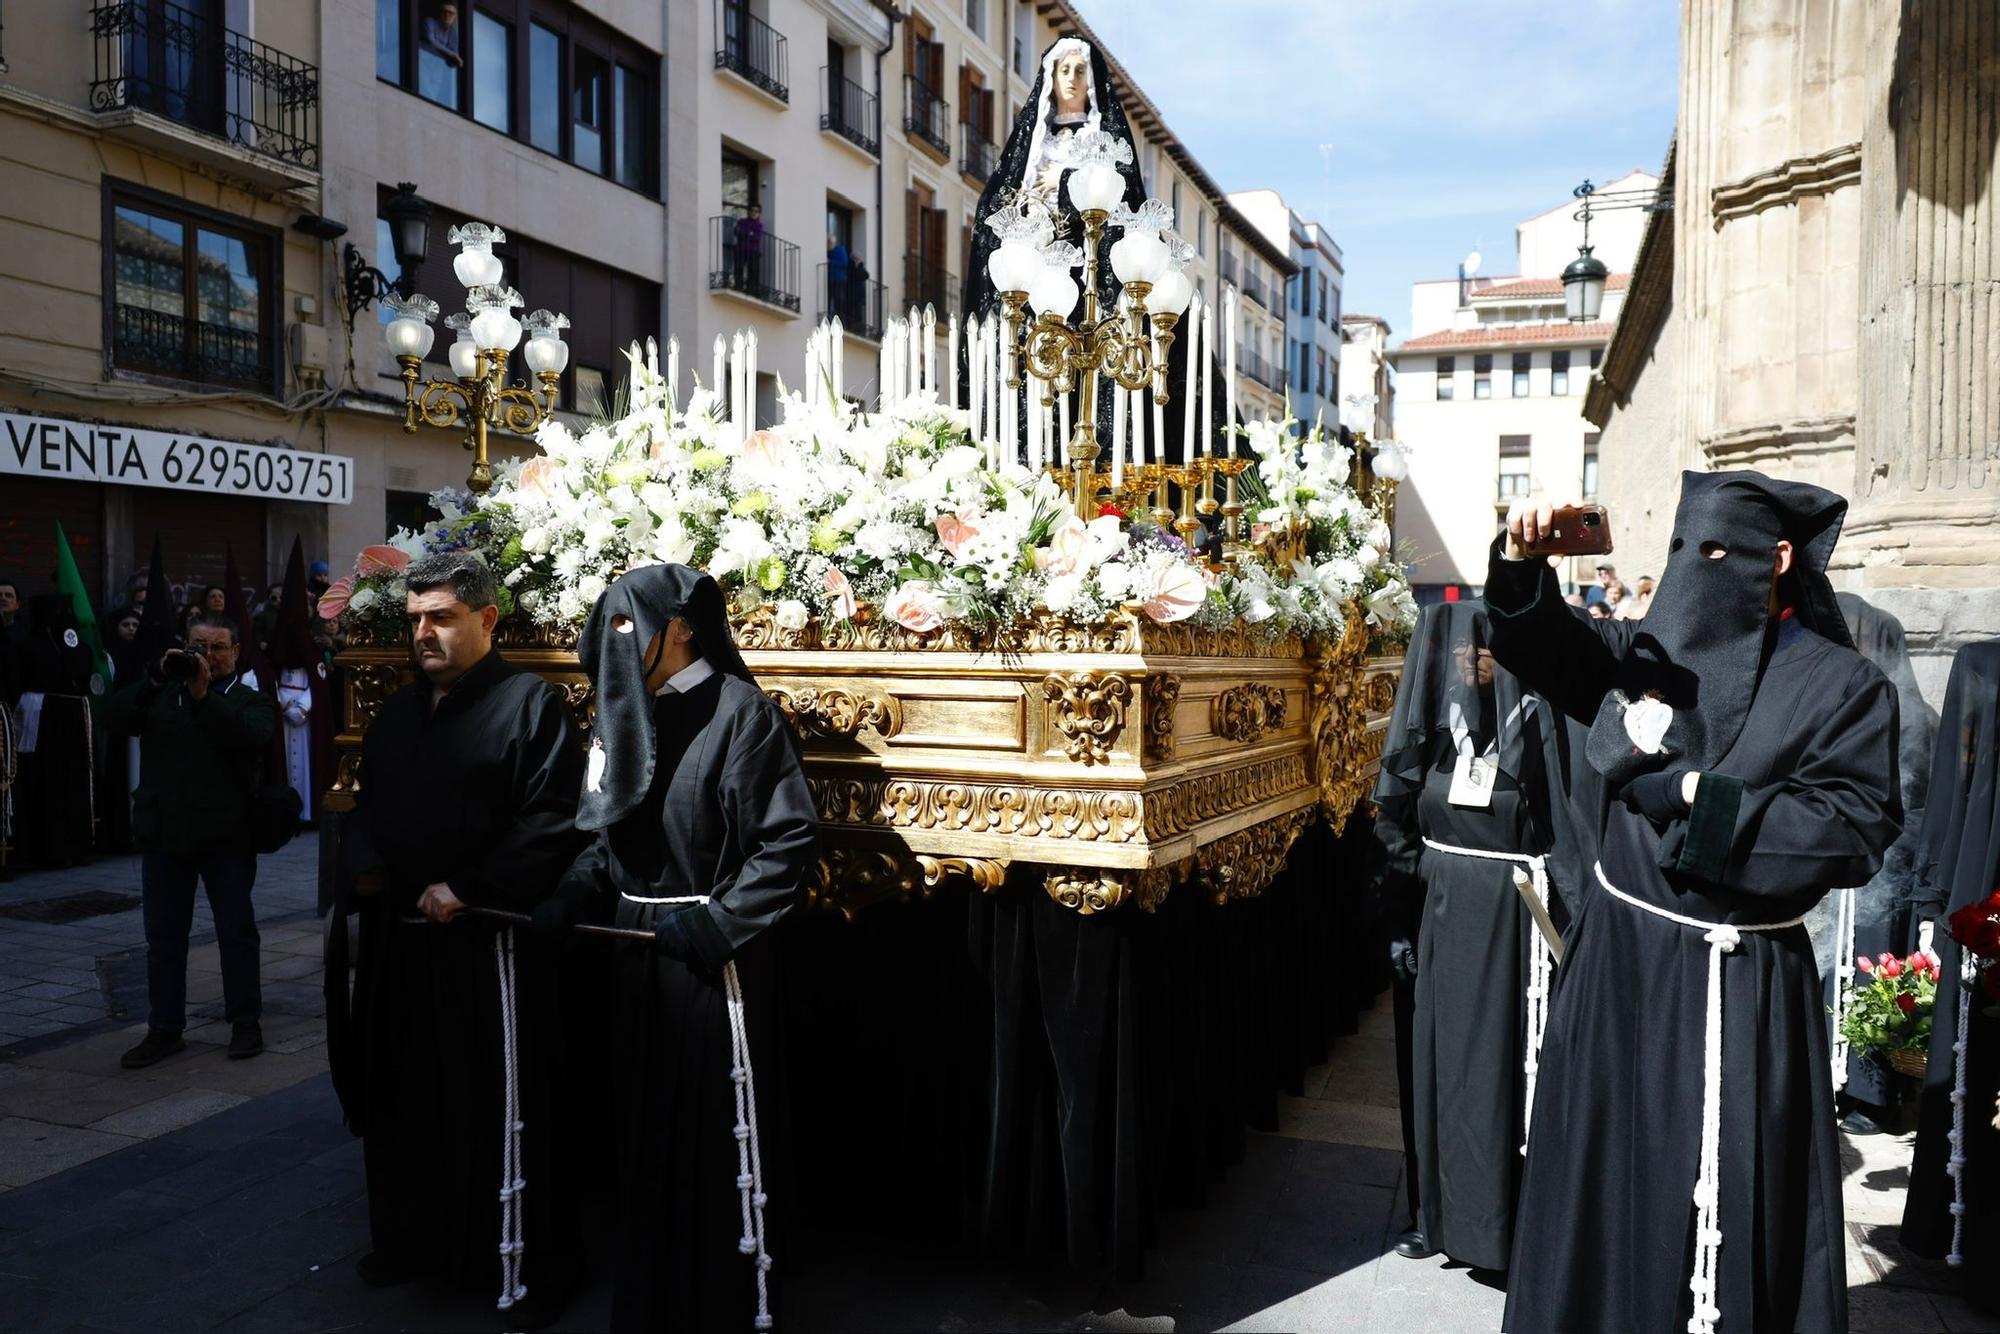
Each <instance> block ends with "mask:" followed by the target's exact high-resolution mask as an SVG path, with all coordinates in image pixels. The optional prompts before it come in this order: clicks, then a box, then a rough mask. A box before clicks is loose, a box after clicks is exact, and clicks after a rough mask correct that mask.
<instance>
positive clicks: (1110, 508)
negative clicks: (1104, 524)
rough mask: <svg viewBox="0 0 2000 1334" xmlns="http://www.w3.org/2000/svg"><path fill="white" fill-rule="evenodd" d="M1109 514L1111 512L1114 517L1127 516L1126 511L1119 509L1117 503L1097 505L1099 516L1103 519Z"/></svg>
mask: <svg viewBox="0 0 2000 1334" xmlns="http://www.w3.org/2000/svg"><path fill="white" fill-rule="evenodd" d="M1107 514H1109V515H1110V516H1111V517H1112V518H1114V519H1122V518H1124V517H1125V511H1124V510H1122V509H1119V508H1118V507H1117V506H1116V505H1099V506H1098V507H1097V517H1098V518H1100V519H1101V518H1103V517H1104V516H1105V515H1107Z"/></svg>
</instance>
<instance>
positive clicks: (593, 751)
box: [583, 737, 605, 792]
mask: <svg viewBox="0 0 2000 1334" xmlns="http://www.w3.org/2000/svg"><path fill="white" fill-rule="evenodd" d="M604 764H605V760H604V742H603V741H602V740H601V739H599V738H596V737H593V738H591V742H590V756H589V758H588V759H587V760H586V761H585V764H584V775H583V786H584V788H585V790H586V791H590V792H602V791H603V790H604Z"/></svg>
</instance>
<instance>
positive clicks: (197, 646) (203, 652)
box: [160, 639, 208, 681]
mask: <svg viewBox="0 0 2000 1334" xmlns="http://www.w3.org/2000/svg"><path fill="white" fill-rule="evenodd" d="M207 656H208V645H206V644H204V643H202V642H201V641H200V640H198V639H197V640H194V641H192V642H190V643H189V644H188V645H187V646H186V647H185V648H177V649H172V650H169V651H168V653H167V655H166V656H165V657H163V658H161V659H160V675H162V676H164V677H165V678H166V679H167V680H169V681H192V680H193V679H194V660H195V659H196V658H206V657H207Z"/></svg>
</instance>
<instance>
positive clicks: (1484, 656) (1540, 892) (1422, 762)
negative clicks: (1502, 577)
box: [1375, 602, 1575, 1269]
mask: <svg viewBox="0 0 2000 1334" xmlns="http://www.w3.org/2000/svg"><path fill="white" fill-rule="evenodd" d="M1490 639H1491V632H1490V630H1489V628H1488V617H1487V614H1486V608H1485V606H1484V605H1483V604H1482V603H1479V602H1446V603H1440V604H1438V605H1436V606H1434V607H1429V608H1427V609H1426V610H1425V612H1424V618H1423V622H1422V624H1421V625H1420V626H1419V627H1418V629H1417V633H1416V634H1415V636H1413V637H1412V639H1411V641H1410V650H1409V653H1408V654H1407V655H1406V657H1405V659H1404V663H1403V676H1402V681H1401V684H1400V685H1399V686H1398V688H1397V691H1396V707H1395V712H1394V713H1393V715H1392V716H1391V718H1390V721H1389V731H1388V734H1387V736H1386V738H1385V744H1384V746H1383V751H1382V776H1381V779H1380V780H1379V782H1378V783H1377V784H1376V788H1375V799H1376V801H1377V802H1378V803H1379V804H1380V815H1379V816H1378V817H1377V819H1376V823H1375V831H1376V837H1377V838H1378V839H1379V840H1380V842H1381V844H1382V847H1383V850H1384V852H1385V854H1386V857H1385V863H1386V864H1385V868H1384V876H1383V879H1384V885H1383V894H1384V897H1385V899H1386V900H1387V902H1386V903H1385V905H1384V906H1385V907H1386V908H1387V909H1388V915H1389V916H1390V918H1391V919H1392V920H1393V922H1394V923H1395V924H1396V926H1397V927H1398V928H1400V932H1401V934H1400V935H1392V939H1399V940H1403V941H1410V940H1414V947H1413V948H1414V950H1415V957H1414V959H1412V958H1410V957H1409V956H1408V955H1407V954H1403V955H1401V956H1400V957H1396V962H1397V965H1398V968H1397V972H1398V985H1397V993H1396V1002H1397V1015H1396V1019H1397V1025H1396V1035H1397V1045H1398V1052H1397V1057H1398V1061H1397V1067H1398V1068H1397V1073H1398V1076H1399V1080H1402V1079H1405V1078H1406V1079H1407V1083H1406V1085H1405V1087H1404V1088H1403V1090H1402V1093H1403V1096H1402V1099H1401V1102H1402V1106H1403V1120H1404V1136H1405V1153H1406V1164H1405V1169H1406V1172H1407V1174H1408V1177H1407V1180H1408V1191H1409V1196H1410V1207H1411V1215H1412V1224H1411V1227H1410V1229H1409V1230H1408V1231H1407V1232H1405V1233H1404V1234H1403V1235H1402V1236H1401V1237H1400V1238H1398V1239H1397V1243H1396V1251H1397V1253H1398V1254H1399V1255H1403V1256H1406V1257H1408V1258H1410V1259H1421V1258H1423V1257H1425V1256H1428V1255H1432V1254H1435V1253H1436V1252H1438V1251H1443V1252H1444V1253H1445V1254H1446V1255H1448V1256H1450V1257H1451V1258H1452V1259H1454V1260H1457V1261H1459V1262H1461V1263H1463V1264H1468V1265H1471V1266H1473V1267H1474V1268H1478V1269H1505V1268H1506V1267H1507V1263H1508V1256H1509V1254H1510V1252H1511V1250H1512V1245H1513V1237H1514V1199H1515V1194H1516V1191H1517V1190H1518V1188H1519V1182H1520V1174H1521V1148H1522V1145H1523V1144H1524V1143H1526V1141H1527V1136H1528V1107H1529V1104H1530V1102H1531V1100H1532V1096H1533V1090H1534V1087H1535V1076H1536V1071H1537V1062H1538V1059H1539V1050H1540V1045H1541V1033H1542V1026H1543V1023H1544V1021H1545V1019H1546V1016H1547V1013H1548V1008H1547V997H1548V994H1549V983H1550V978H1551V975H1552V974H1553V972H1554V969H1555V955H1554V950H1553V948H1552V945H1551V942H1550V941H1549V940H1548V939H1547V938H1546V937H1545V936H1544V934H1543V932H1542V929H1541V928H1540V926H1538V924H1537V920H1536V918H1535V916H1534V913H1533V910H1532V909H1531V908H1530V906H1529V904H1528V902H1527V900H1526V899H1525V898H1524V897H1523V896H1522V895H1521V894H1520V893H1517V892H1516V886H1515V880H1514V876H1515V873H1516V872H1517V871H1518V872H1520V873H1522V874H1524V875H1527V876H1528V877H1529V881H1528V887H1529V889H1530V891H1531V892H1533V893H1534V895H1535V897H1536V899H1537V901H1539V902H1540V903H1541V904H1542V907H1543V910H1544V912H1546V913H1550V914H1553V916H1552V917H1551V918H1550V922H1551V925H1553V924H1554V923H1555V922H1556V921H1559V920H1565V919H1566V916H1565V914H1564V913H1563V911H1562V909H1561V908H1560V907H1559V906H1558V905H1557V904H1556V902H1555V901H1554V895H1553V893H1552V889H1553V887H1554V885H1555V884H1556V878H1555V876H1553V875H1552V874H1551V871H1552V867H1551V863H1554V865H1555V866H1557V867H1561V868H1563V870H1564V871H1565V872H1567V873H1569V874H1573V871H1571V870H1570V868H1571V867H1572V866H1573V862H1574V859H1573V857H1571V856H1569V855H1568V843H1569V839H1568V830H1569V822H1568V820H1567V818H1566V816H1567V807H1568V800H1569V798H1568V791H1567V788H1568V779H1567V774H1568V767H1569V750H1568V745H1567V742H1568V739H1569V736H1568V728H1567V727H1566V725H1565V723H1564V721H1563V719H1562V718H1560V717H1559V716H1557V715H1556V714H1555V712H1554V711H1553V710H1552V709H1550V708H1549V707H1548V705H1546V704H1545V703H1543V702H1542V700H1541V699H1539V698H1538V697H1536V696H1535V695H1534V694H1532V693H1530V692H1528V691H1526V690H1524V689H1523V688H1522V686H1521V683H1520V682H1519V681H1518V680H1517V679H1515V677H1514V676H1513V675H1512V674H1511V673H1509V672H1506V671H1504V670H1501V669H1500V668H1499V667H1498V666H1497V665H1496V664H1495V662H1494V660H1493V654H1492V650H1491V648H1490V647H1489V643H1490ZM1559 843H1560V844H1562V845H1563V847H1562V849H1561V850H1560V851H1559V849H1558V844H1559ZM1574 884H1575V882H1574V880H1573V879H1571V880H1569V881H1567V883H1565V885H1564V889H1565V891H1566V892H1568V893H1571V894H1573V893H1574V892H1575V888H1574ZM1403 948H1404V950H1409V949H1411V948H1412V946H1410V945H1408V944H1405V945H1404V946H1403ZM1392 957H1395V956H1392ZM1406 1071H1407V1075H1406V1074H1405V1072H1406Z"/></svg>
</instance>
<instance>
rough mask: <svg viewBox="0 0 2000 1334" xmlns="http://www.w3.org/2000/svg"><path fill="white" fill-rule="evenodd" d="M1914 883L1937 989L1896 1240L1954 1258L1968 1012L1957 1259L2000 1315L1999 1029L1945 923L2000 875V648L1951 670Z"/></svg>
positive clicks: (1973, 651)
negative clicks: (1955, 1102)
mask: <svg viewBox="0 0 2000 1334" xmlns="http://www.w3.org/2000/svg"><path fill="white" fill-rule="evenodd" d="M1917 875H1918V898H1917V902H1916V905H1915V906H1916V912H1917V916H1918V917H1919V918H1923V919H1936V920H1937V928H1936V932H1935V934H1934V935H1933V936H1932V939H1931V948H1932V949H1933V950H1935V951H1936V952H1937V956H1938V974H1939V977H1940V979H1941V980H1940V982H1939V983H1938V989H1937V1008H1936V1009H1935V1010H1934V1011H1933V1012H1932V1013H1933V1016H1934V1018H1933V1025H1934V1026H1933V1027H1932V1029H1931V1045H1930V1061H1929V1064H1928V1066H1927V1067H1926V1069H1925V1071H1924V1093H1923V1109H1922V1112H1921V1113H1920V1119H1919V1121H1918V1123H1917V1150H1916V1155H1915V1157H1914V1159H1913V1161H1912V1162H1911V1164H1910V1192H1909V1197H1908V1199H1907V1200H1906V1201H1905V1203H1904V1207H1903V1232H1902V1240H1903V1244H1904V1245H1905V1246H1908V1247H1909V1248H1910V1249H1911V1250H1912V1251H1915V1252H1916V1253H1917V1254H1919V1255H1928V1256H1933V1257H1937V1256H1945V1255H1949V1254H1950V1253H1951V1250H1952V1242H1953V1219H1952V1213H1951V1206H1952V1203H1953V1200H1954V1198H1955V1195H1956V1192H1955V1191H1954V1188H1953V1187H1954V1183H1953V1181H1952V1178H1951V1176H1950V1174H1949V1172H1948V1170H1947V1168H1948V1164H1949V1162H1950V1158H1951V1151H1952V1150H1951V1127H1952V1105H1951V1094H1952V1089H1953V1086H1954V1084H1955V1082H1956V1079H1957V1076H1958V1059H1957V1058H1956V1057H1955V1056H1954V1054H1953V1052H1952V1046H1953V1044H1954V1043H1955V1042H1956V1041H1957V1040H1958V1024H1959V1019H1960V1012H1961V1010H1963V1011H1964V1019H1965V1021H1966V1033H1965V1046H1966V1054H1965V1058H1964V1059H1965V1090H1966V1093H1965V1112H1964V1127H1963V1131H1962V1135H1963V1142H1964V1157H1965V1175H1964V1180H1963V1183H1962V1184H1963V1193H1964V1202H1965V1206H1966V1207H1965V1215H1964V1231H1963V1234H1962V1235H1961V1236H1959V1237H1958V1238H1957V1240H1958V1252H1959V1254H1960V1255H1961V1256H1963V1258H1964V1262H1965V1268H1964V1270H1963V1272H1964V1273H1965V1274H1966V1275H1967V1276H1968V1277H1969V1278H1970V1279H1971V1281H1970V1282H1968V1283H1967V1284H1966V1289H1965V1290H1966V1296H1967V1297H1968V1298H1969V1299H1971V1300H1972V1301H1973V1302H1975V1303H1976V1304H1978V1305H1979V1306H1980V1307H1981V1308H1982V1309H1984V1310H1987V1311H1992V1310H1994V1309H1995V1308H1996V1307H2000V1296H1996V1295H1995V1293H1994V1291H1993V1273H1994V1266H1995V1264H1996V1263H2000V1132H1996V1131H1995V1130H1994V1128H1993V1111H1994V1108H1993V1098H1994V1093H1995V1091H1996V1090H2000V1019H1995V1018H1994V1017H1993V1015H1991V1014H1989V1013H1988V1012H1987V1011H1988V1010H1989V1009H1990V1008H1991V1003H1990V1002H1989V1001H1987V1000H1986V998H1985V997H1984V996H1983V995H1982V994H1980V993H1979V992H1976V991H1975V992H1972V993H1970V994H1968V993H1967V992H1966V991H1965V990H1964V989H1963V987H1962V984H1961V983H1960V981H1959V968H1960V962H1961V958H1960V956H1961V954H1962V951H1961V950H1960V948H1959V945H1958V942H1957V941H1955V940H1953V939H1952V938H1951V932H1950V930H1949V929H1948V927H1947V925H1946V922H1945V920H1944V919H1946V918H1948V917H1949V916H1950V914H1952V913H1954V912H1956V911H1958V910H1959V909H1960V908H1963V907H1965V906H1966V905H1967V904H1968V903H1977V902H1979V901H1981V900H1983V899H1984V898H1986V897H1987V895H1989V894H1991V893H1992V892H1993V886H1994V881H1995V877H1996V876H2000V642H1989V643H1984V644H1968V645H1966V646H1965V647H1964V648H1961V649H1960V650H1959V651H1958V656H1957V657H1956V658H1955V659H1954V660H1953V662H1952V665H1951V681H1950V684H1949V685H1947V686H1946V687H1945V696H1944V712H1943V714H1942V715H1941V716H1940V717H1939V719H1938V733H1937V752H1936V756H1935V758H1934V759H1933V760H1932V764H1931V785H1930V805H1929V807H1928V808H1927V809H1926V810H1925V812H1924V825H1923V831H1922V833H1921V835H1920V836H1919V838H1918V841H1917Z"/></svg>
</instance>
